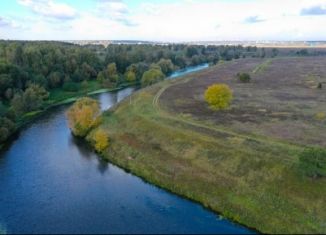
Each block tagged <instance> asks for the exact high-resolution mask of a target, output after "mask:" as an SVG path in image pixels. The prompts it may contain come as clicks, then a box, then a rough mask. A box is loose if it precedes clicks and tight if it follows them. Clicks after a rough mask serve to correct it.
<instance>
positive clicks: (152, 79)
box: [141, 68, 165, 87]
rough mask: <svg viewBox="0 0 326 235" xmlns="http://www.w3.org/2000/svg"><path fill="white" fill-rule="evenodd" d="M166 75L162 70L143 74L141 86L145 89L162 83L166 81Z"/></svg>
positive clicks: (151, 70)
mask: <svg viewBox="0 0 326 235" xmlns="http://www.w3.org/2000/svg"><path fill="white" fill-rule="evenodd" d="M164 77H165V76H164V74H163V73H162V71H161V69H155V68H151V69H149V70H148V71H146V72H145V73H144V74H143V77H142V79H141V84H142V86H143V87H146V86H150V85H152V84H154V83H157V82H159V81H162V80H163V79H164Z"/></svg>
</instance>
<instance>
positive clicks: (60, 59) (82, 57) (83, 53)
mask: <svg viewBox="0 0 326 235" xmlns="http://www.w3.org/2000/svg"><path fill="white" fill-rule="evenodd" d="M282 53H283V54H284V53H285V54H291V53H292V54H295V55H300V56H307V55H309V52H308V51H285V52H281V53H280V51H279V50H278V49H264V48H257V47H242V46H202V45H185V44H168V45H155V44H143V45H127V44H111V45H109V46H107V47H104V46H102V45H86V46H79V45H75V44H71V43H64V42H49V41H48V42H46V41H44V42H43V41H39V42H26V41H0V143H2V142H4V141H6V140H7V139H8V138H9V137H10V136H11V135H12V133H14V132H15V131H16V129H17V126H18V124H21V123H24V120H25V119H26V118H28V117H29V116H31V115H32V114H33V113H35V112H37V111H39V110H43V109H45V108H46V107H47V106H48V105H49V103H54V102H55V98H54V97H55V96H54V95H53V94H55V93H58V92H59V94H61V93H60V92H70V94H73V93H74V92H78V91H81V90H83V89H86V88H88V87H90V86H91V85H93V87H94V89H99V88H112V89H113V88H119V87H121V86H122V85H124V86H128V85H142V86H148V85H151V84H153V83H155V82H157V81H160V80H162V79H164V77H166V76H168V75H169V74H170V73H172V72H173V71H175V70H178V69H182V68H185V67H187V66H194V65H199V64H203V63H209V64H216V63H218V62H219V61H224V60H225V61H228V60H232V59H239V58H245V57H275V56H277V55H278V54H282ZM314 53H315V52H314ZM94 84H95V86H94ZM51 99H52V100H51ZM49 100H51V101H52V102H49Z"/></svg>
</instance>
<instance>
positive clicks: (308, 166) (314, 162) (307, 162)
mask: <svg viewBox="0 0 326 235" xmlns="http://www.w3.org/2000/svg"><path fill="white" fill-rule="evenodd" d="M299 168H300V169H301V170H302V172H303V173H304V174H305V175H306V176H308V177H312V178H318V177H325V176H326V150H325V149H321V148H306V149H305V150H304V151H303V152H302V153H301V154H300V155H299Z"/></svg>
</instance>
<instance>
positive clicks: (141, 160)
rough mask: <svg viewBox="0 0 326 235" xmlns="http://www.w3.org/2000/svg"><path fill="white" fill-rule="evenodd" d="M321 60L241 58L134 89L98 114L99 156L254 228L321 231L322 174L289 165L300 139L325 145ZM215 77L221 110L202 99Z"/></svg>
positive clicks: (324, 221)
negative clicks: (225, 96) (221, 91)
mask: <svg viewBox="0 0 326 235" xmlns="http://www.w3.org/2000/svg"><path fill="white" fill-rule="evenodd" d="M325 62H326V59H325V58H317V57H312V58H279V59H273V60H272V61H267V60H262V59H243V60H237V61H233V62H229V63H225V64H221V65H218V66H215V67H211V68H209V69H207V70H204V71H201V72H197V73H194V74H191V75H188V76H185V77H184V78H182V79H177V80H174V81H164V82H162V83H159V84H156V85H154V86H152V87H149V88H146V89H143V90H140V91H138V92H136V93H135V94H133V95H132V96H131V97H129V98H127V99H126V100H124V101H123V102H122V103H120V104H119V105H117V106H116V107H114V108H113V109H112V110H110V111H107V112H105V113H104V114H103V122H102V124H101V126H100V127H98V128H104V129H106V130H107V131H108V133H109V135H110V148H109V149H108V150H107V151H106V152H104V153H103V157H104V158H106V159H108V160H110V161H111V162H113V163H115V164H117V165H119V166H121V167H123V168H125V169H128V170H130V171H131V172H133V173H134V174H136V175H139V176H141V177H143V178H144V179H146V180H147V181H149V182H152V183H154V184H156V185H159V186H161V187H163V188H166V189H168V190H170V191H172V192H175V193H177V194H179V195H183V196H185V197H187V198H190V199H193V200H195V201H198V202H200V203H202V204H203V205H204V206H205V207H208V208H210V209H212V210H214V211H216V212H219V213H221V214H222V215H224V216H225V217H227V218H230V219H233V220H235V221H237V222H240V223H242V224H244V225H247V226H249V227H252V228H255V229H257V230H258V231H261V232H264V233H326V197H325V195H326V180H325V178H321V179H310V178H306V177H304V176H303V175H302V173H301V172H300V170H299V168H298V154H299V153H300V152H301V151H302V150H303V147H304V146H306V145H318V146H323V147H325V146H326V139H325V137H326V123H325V120H323V118H318V117H323V116H322V115H317V116H316V114H318V113H321V112H325V111H326V103H325V101H326V92H325V90H323V89H317V88H316V87H317V84H318V82H320V80H323V81H325V78H326V68H325V67H324V66H323V65H324V64H325ZM238 72H251V75H252V78H253V79H252V82H251V83H249V84H243V83H239V82H238V81H237V80H236V74H237V73H238ZM216 82H222V83H227V84H228V85H230V87H231V88H232V89H233V91H234V97H235V99H234V102H233V104H232V106H231V107H230V109H229V110H226V111H222V112H213V111H211V110H209V109H208V107H207V105H206V104H205V102H204V100H203V93H204V91H205V89H206V87H207V86H208V85H210V84H212V83H216ZM316 117H317V118H316ZM91 134H92V133H90V135H91Z"/></svg>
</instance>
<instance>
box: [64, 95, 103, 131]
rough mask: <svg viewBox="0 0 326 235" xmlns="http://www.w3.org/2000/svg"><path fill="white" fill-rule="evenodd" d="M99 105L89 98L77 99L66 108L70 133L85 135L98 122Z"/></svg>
mask: <svg viewBox="0 0 326 235" xmlns="http://www.w3.org/2000/svg"><path fill="white" fill-rule="evenodd" d="M100 112H101V111H100V105H99V103H98V102H97V101H96V100H94V99H91V98H88V97H84V98H81V99H79V100H77V101H76V102H75V103H74V104H73V105H72V106H71V107H70V108H69V110H68V112H67V117H68V121H69V127H70V129H71V131H72V133H73V134H74V135H75V136H78V137H85V136H86V135H87V134H88V132H89V131H90V129H91V128H92V127H94V126H95V125H97V124H98V123H99V122H100V118H99V115H100Z"/></svg>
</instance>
